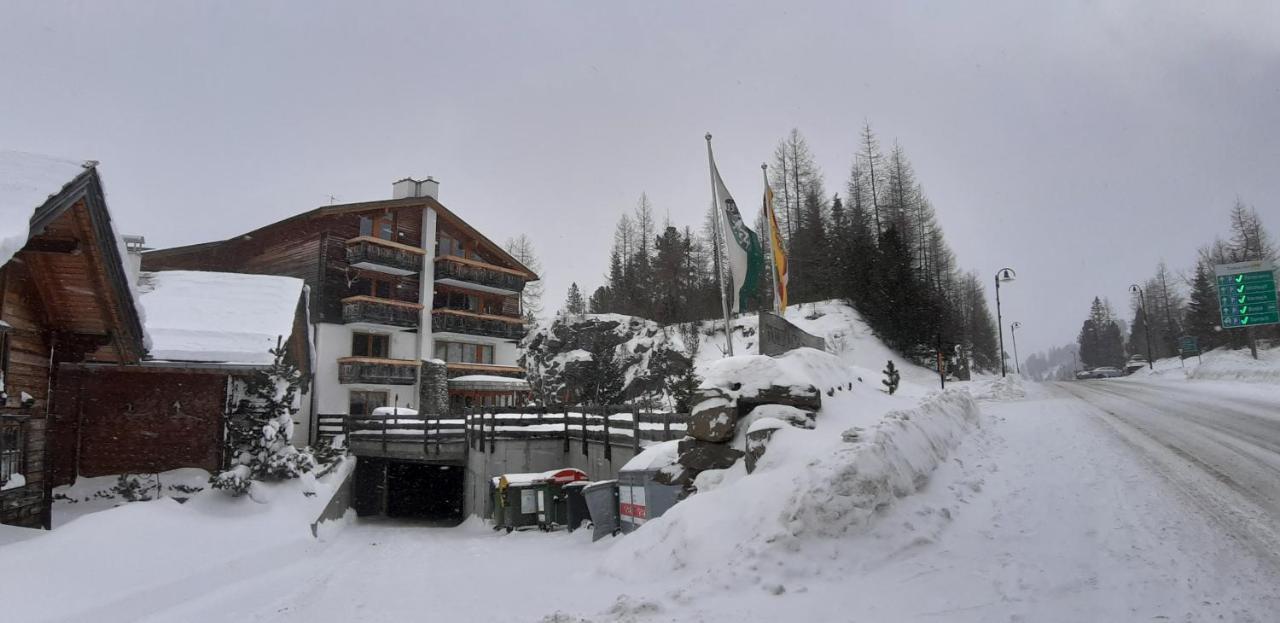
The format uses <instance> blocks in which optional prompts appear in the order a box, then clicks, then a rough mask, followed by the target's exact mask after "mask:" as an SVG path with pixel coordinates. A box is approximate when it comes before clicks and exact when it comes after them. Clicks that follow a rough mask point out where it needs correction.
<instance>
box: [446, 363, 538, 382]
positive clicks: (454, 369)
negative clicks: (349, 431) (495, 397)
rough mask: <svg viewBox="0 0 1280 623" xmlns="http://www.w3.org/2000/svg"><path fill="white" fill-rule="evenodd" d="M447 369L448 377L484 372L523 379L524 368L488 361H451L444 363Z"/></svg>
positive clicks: (490, 374)
mask: <svg viewBox="0 0 1280 623" xmlns="http://www.w3.org/2000/svg"><path fill="white" fill-rule="evenodd" d="M445 367H446V369H447V370H448V374H449V378H453V377H455V376H465V375H469V374H485V375H489V376H509V377H512V378H517V379H523V378H524V368H521V367H520V366H499V365H494V364H490V363H461V362H452V363H448V364H445Z"/></svg>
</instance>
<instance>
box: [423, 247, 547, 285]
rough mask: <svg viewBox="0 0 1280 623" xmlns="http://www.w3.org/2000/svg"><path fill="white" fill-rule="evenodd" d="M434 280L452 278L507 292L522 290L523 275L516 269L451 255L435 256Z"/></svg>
mask: <svg viewBox="0 0 1280 623" xmlns="http://www.w3.org/2000/svg"><path fill="white" fill-rule="evenodd" d="M435 275H436V280H440V279H454V280H457V281H462V282H466V283H474V284H477V285H482V286H488V287H490V288H496V289H498V290H505V291H508V292H520V291H521V290H524V284H525V279H524V275H523V274H521V273H520V272H518V271H514V270H511V269H509V268H503V267H501V266H494V265H493V264H486V263H484V262H478V261H476V260H470V259H466V258H461V257H455V256H452V255H444V256H440V257H437V258H436V273H435Z"/></svg>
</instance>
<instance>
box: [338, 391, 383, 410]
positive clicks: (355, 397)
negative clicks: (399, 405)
mask: <svg viewBox="0 0 1280 623" xmlns="http://www.w3.org/2000/svg"><path fill="white" fill-rule="evenodd" d="M385 406H388V405H387V392H370V391H363V390H356V389H353V390H351V400H350V402H349V403H348V407H347V413H349V414H351V415H371V414H372V413H373V410H374V409H377V408H378V407H385Z"/></svg>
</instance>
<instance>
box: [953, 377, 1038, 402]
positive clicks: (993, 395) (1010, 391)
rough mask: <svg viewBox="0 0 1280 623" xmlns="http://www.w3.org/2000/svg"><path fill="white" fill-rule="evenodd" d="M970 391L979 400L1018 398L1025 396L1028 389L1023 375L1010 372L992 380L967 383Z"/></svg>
mask: <svg viewBox="0 0 1280 623" xmlns="http://www.w3.org/2000/svg"><path fill="white" fill-rule="evenodd" d="M967 387H968V389H969V393H971V394H973V397H974V398H976V399H978V400H1018V399H1021V398H1025V397H1026V395H1027V390H1026V388H1024V387H1023V386H1022V377H1021V376H1018V375H1017V374H1010V375H1008V376H1004V377H997V378H995V379H991V380H974V381H973V382H971V383H969V384H968V385H967Z"/></svg>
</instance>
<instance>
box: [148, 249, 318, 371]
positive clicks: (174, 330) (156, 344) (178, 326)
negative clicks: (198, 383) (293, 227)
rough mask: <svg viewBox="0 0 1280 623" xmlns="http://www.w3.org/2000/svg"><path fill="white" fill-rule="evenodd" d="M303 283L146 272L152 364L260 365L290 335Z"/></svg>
mask: <svg viewBox="0 0 1280 623" xmlns="http://www.w3.org/2000/svg"><path fill="white" fill-rule="evenodd" d="M302 288H303V283H302V280H301V279H295V278H293V277H278V276H274V275H246V274H240V273H214V272H203V271H192V270H173V271H161V272H144V273H142V277H141V287H140V288H139V289H140V290H141V294H142V297H141V298H142V305H143V307H144V308H145V309H146V323H147V332H148V333H149V334H150V336H151V353H150V354H151V358H152V359H158V360H167V361H197V362H218V363H236V364H251V365H263V364H269V363H271V361H272V356H271V353H270V352H269V351H270V349H272V348H275V346H276V343H277V339H283V340H284V341H286V342H287V341H288V340H289V336H291V335H293V328H294V320H295V318H296V314H297V310H298V301H299V299H300V298H301V297H302Z"/></svg>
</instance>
